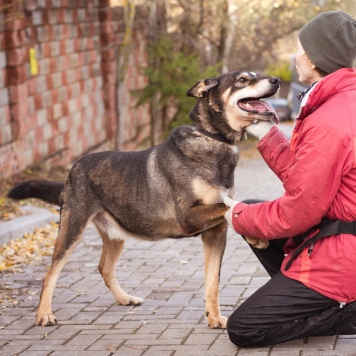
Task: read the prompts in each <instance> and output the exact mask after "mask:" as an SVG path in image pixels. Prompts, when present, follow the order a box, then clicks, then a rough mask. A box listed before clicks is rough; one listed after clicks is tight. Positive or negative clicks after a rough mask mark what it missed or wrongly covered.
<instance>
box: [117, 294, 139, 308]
mask: <svg viewBox="0 0 356 356" xmlns="http://www.w3.org/2000/svg"><path fill="white" fill-rule="evenodd" d="M117 302H118V303H119V304H121V305H135V306H137V305H141V304H142V303H143V299H142V298H140V297H134V296H132V295H129V294H127V295H125V296H124V297H122V298H120V299H118V300H117Z"/></svg>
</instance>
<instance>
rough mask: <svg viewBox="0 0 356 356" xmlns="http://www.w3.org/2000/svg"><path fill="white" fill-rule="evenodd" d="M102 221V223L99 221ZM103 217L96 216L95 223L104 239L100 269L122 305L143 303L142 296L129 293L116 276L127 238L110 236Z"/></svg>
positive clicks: (106, 282)
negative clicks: (118, 262) (116, 269)
mask: <svg viewBox="0 0 356 356" xmlns="http://www.w3.org/2000/svg"><path fill="white" fill-rule="evenodd" d="M99 221H100V223H98V222H99ZM102 222H103V220H102V219H101V218H99V217H98V218H95V219H94V223H95V225H96V227H97V229H98V231H99V234H100V236H101V238H102V240H103V252H102V254H101V258H100V262H99V266H98V268H99V271H100V273H101V275H102V277H103V279H104V282H105V284H106V286H107V287H108V288H109V289H110V291H111V293H112V294H113V295H114V298H115V299H116V301H117V302H118V303H119V304H121V305H141V304H142V302H143V299H142V298H139V297H134V296H132V295H129V294H127V293H126V292H125V291H124V290H123V289H122V288H121V286H120V284H119V282H118V281H117V279H116V276H115V267H116V264H117V261H118V260H119V258H120V256H121V253H122V250H123V248H124V246H125V240H121V239H118V238H110V235H109V234H108V229H107V228H105V225H103V224H102Z"/></svg>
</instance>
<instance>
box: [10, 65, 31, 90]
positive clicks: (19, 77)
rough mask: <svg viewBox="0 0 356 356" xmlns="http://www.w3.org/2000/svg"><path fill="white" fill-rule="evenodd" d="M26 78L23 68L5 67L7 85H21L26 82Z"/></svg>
mask: <svg viewBox="0 0 356 356" xmlns="http://www.w3.org/2000/svg"><path fill="white" fill-rule="evenodd" d="M26 77H27V74H26V67H25V66H17V67H14V66H9V67H7V78H8V80H7V83H8V84H9V85H11V84H19V83H23V82H24V81H25V80H26Z"/></svg>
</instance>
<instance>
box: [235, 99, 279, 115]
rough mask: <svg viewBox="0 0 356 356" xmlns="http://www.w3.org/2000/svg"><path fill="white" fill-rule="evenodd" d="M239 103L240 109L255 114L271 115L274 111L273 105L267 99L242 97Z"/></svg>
mask: <svg viewBox="0 0 356 356" xmlns="http://www.w3.org/2000/svg"><path fill="white" fill-rule="evenodd" d="M237 105H238V106H239V108H240V109H242V110H244V111H247V112H251V113H255V114H257V113H259V114H261V115H270V114H273V113H274V109H273V108H272V106H271V105H270V104H269V103H267V102H266V101H262V100H260V99H251V98H245V99H241V100H239V101H238V102H237Z"/></svg>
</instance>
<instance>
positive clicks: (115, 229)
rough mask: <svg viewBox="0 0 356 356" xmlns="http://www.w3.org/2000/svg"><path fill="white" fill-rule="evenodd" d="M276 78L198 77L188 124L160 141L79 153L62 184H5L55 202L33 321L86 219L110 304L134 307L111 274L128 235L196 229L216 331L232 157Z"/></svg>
mask: <svg viewBox="0 0 356 356" xmlns="http://www.w3.org/2000/svg"><path fill="white" fill-rule="evenodd" d="M279 86H280V80H279V79H278V78H271V77H258V76H256V75H255V74H254V73H252V72H245V71H238V72H232V73H227V74H223V75H221V76H219V77H217V78H213V79H205V80H202V81H200V82H198V83H197V84H196V85H194V86H193V87H192V88H191V89H190V90H189V91H188V93H187V95H188V96H192V97H195V98H198V101H197V103H196V105H195V107H194V108H193V110H192V111H191V114H190V117H191V119H192V120H193V122H194V123H195V126H188V125H187V126H179V127H178V128H176V129H174V130H173V131H172V132H171V134H170V136H169V137H168V139H167V140H166V141H164V142H163V143H161V144H159V145H157V146H154V147H152V148H150V149H147V150H144V151H138V152H115V151H110V152H102V153H94V154H89V155H87V156H84V157H83V158H81V159H79V160H78V161H77V162H76V163H75V164H74V166H73V168H72V170H71V172H70V174H69V176H68V179H67V181H66V183H65V184H62V183H57V182H51V181H44V180H32V181H27V182H24V183H22V184H20V185H18V186H16V187H14V188H13V189H12V190H11V191H10V192H9V194H8V196H9V197H10V198H13V199H17V200H19V199H26V198H31V197H32V198H38V199H42V200H44V201H47V202H50V203H53V204H58V205H60V206H61V220H60V228H59V233H58V237H57V239H56V242H55V246H54V253H53V257H52V264H51V267H50V269H49V271H48V273H47V275H46V276H45V278H44V281H43V287H42V293H41V298H40V303H39V307H38V311H37V315H36V324H37V325H42V326H45V325H52V324H55V323H56V318H55V316H54V315H53V314H52V307H51V300H52V296H53V292H54V289H55V285H56V282H57V279H58V277H59V275H60V273H61V271H62V269H63V267H64V265H65V263H66V261H67V259H68V257H69V256H70V254H71V252H72V251H73V249H74V248H75V247H76V246H77V245H78V243H79V241H80V239H81V236H82V233H83V231H84V229H85V227H86V226H87V225H88V223H89V222H93V223H94V224H95V226H96V227H97V229H98V231H99V234H100V236H101V238H102V240H103V251H102V255H101V259H100V262H99V271H100V273H101V274H102V276H103V279H104V281H105V284H106V285H107V286H108V288H109V289H110V290H111V292H112V293H113V295H114V297H115V299H116V300H117V302H118V303H119V304H123V305H140V304H141V303H142V302H143V300H142V299H141V298H138V297H135V296H131V295H129V294H127V293H126V292H125V291H124V290H123V289H122V288H121V287H120V285H119V283H118V281H117V279H116V276H115V266H116V264H117V261H118V259H119V257H120V255H121V252H122V250H123V247H124V244H125V239H126V238H129V237H133V238H138V239H145V240H151V241H157V240H160V239H163V238H173V239H179V238H183V237H190V236H197V235H200V234H201V238H202V240H203V245H204V252H205V261H204V262H205V303H206V307H205V314H206V317H207V321H208V324H209V325H210V327H212V328H225V327H226V318H225V317H223V316H222V315H221V313H220V306H219V292H218V290H219V275H220V265H221V262H222V258H223V254H224V250H225V245H226V231H227V223H226V221H225V219H224V213H225V212H226V211H227V208H226V206H225V204H223V202H222V201H223V197H224V196H230V197H232V196H233V194H234V192H233V184H234V171H235V167H236V164H237V161H238V150H237V147H236V146H235V145H234V144H235V143H236V141H239V140H241V139H242V138H243V137H244V136H245V128H246V127H247V126H248V125H250V124H251V122H253V121H255V120H271V119H272V118H273V116H274V113H273V109H272V108H271V107H270V106H268V104H266V103H265V102H263V101H261V100H260V99H261V98H265V97H269V96H272V95H274V94H275V93H276V92H277V91H278V89H279Z"/></svg>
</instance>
